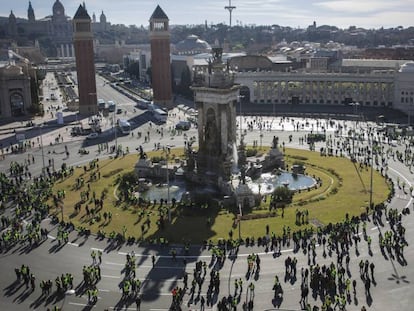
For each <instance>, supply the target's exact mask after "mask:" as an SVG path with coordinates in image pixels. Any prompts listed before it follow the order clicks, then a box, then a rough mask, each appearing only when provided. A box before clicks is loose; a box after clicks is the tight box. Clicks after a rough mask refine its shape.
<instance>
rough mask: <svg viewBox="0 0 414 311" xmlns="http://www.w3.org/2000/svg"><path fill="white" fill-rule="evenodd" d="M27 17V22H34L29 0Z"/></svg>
mask: <svg viewBox="0 0 414 311" xmlns="http://www.w3.org/2000/svg"><path fill="white" fill-rule="evenodd" d="M27 19H28V20H29V23H34V22H35V21H36V19H35V14H34V10H33V7H32V2H31V1H29V8H28V9H27Z"/></svg>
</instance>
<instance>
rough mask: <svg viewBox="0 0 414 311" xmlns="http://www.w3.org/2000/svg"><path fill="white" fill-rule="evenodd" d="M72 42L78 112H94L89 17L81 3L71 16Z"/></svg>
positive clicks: (94, 91) (95, 102)
mask: <svg viewBox="0 0 414 311" xmlns="http://www.w3.org/2000/svg"><path fill="white" fill-rule="evenodd" d="M73 43H74V46H75V57H76V71H77V75H78V90H79V113H80V114H83V115H92V114H96V113H97V111H98V109H97V108H98V107H97V98H96V80H95V63H94V52H93V34H92V28H91V18H90V16H89V14H88V12H87V11H86V9H85V7H84V6H82V5H80V6H79V8H78V10H77V11H76V14H75V16H74V17H73Z"/></svg>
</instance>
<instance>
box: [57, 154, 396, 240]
mask: <svg viewBox="0 0 414 311" xmlns="http://www.w3.org/2000/svg"><path fill="white" fill-rule="evenodd" d="M147 154H148V156H149V157H150V158H151V157H154V156H155V157H159V156H162V152H161V151H158V152H148V153H147ZM182 158H183V149H181V148H177V149H173V150H171V153H170V156H169V159H170V163H171V164H172V165H174V163H175V161H176V160H177V159H182ZM298 160H300V161H302V162H304V164H305V165H306V167H307V168H306V173H307V174H308V175H310V176H315V177H317V178H319V179H320V180H321V183H322V184H321V186H320V187H318V188H317V189H314V190H311V191H301V192H300V193H296V194H295V195H294V197H293V202H292V204H291V205H290V206H288V207H286V208H285V211H284V217H283V218H282V217H281V210H280V209H278V210H277V211H276V213H275V214H276V216H274V211H272V214H271V215H269V216H271V217H267V215H265V214H266V213H269V209H268V207H269V198H268V199H267V201H264V202H261V204H260V206H258V207H257V208H254V209H253V211H252V212H251V213H252V214H263V215H260V216H257V217H258V219H249V220H242V221H241V234H242V237H247V236H254V237H258V236H263V235H264V234H265V227H266V225H269V226H270V231H273V232H275V233H276V234H280V233H281V232H282V229H283V226H289V227H290V228H291V229H292V230H298V229H303V228H305V227H310V226H314V224H325V225H326V224H328V223H329V222H332V223H335V222H338V221H341V220H343V219H344V217H345V214H346V213H348V214H349V216H353V215H360V214H361V213H362V212H364V211H365V208H366V206H368V204H369V190H370V170H369V169H368V170H366V169H363V170H360V169H359V165H358V164H354V163H352V162H351V161H349V160H348V159H346V158H338V157H322V156H320V155H319V153H317V152H311V151H305V150H296V149H286V150H285V161H286V163H287V165H289V166H290V165H291V164H292V163H294V162H295V161H298ZM137 161H138V156H137V155H136V154H130V155H126V156H125V157H121V158H116V159H114V158H112V159H106V160H99V162H98V164H99V172H100V174H101V176H102V177H104V178H102V177H101V179H100V180H97V181H90V198H91V197H92V194H93V193H95V196H96V197H98V198H100V197H101V194H102V193H103V192H104V191H105V192H106V193H107V194H106V196H105V197H104V199H103V208H102V210H100V211H98V212H96V215H97V216H98V215H99V216H100V220H99V221H95V222H91V217H87V216H86V205H88V208H89V209H90V208H93V207H94V203H93V201H92V200H91V199H89V200H86V202H85V203H83V204H82V206H81V209H80V212H79V213H77V212H76V211H75V209H74V207H75V205H76V204H77V203H78V202H80V200H81V192H85V191H86V190H87V181H89V180H90V176H91V175H92V174H93V173H95V174H96V172H97V171H98V170H97V169H93V170H86V171H84V168H83V167H82V168H78V169H76V170H75V173H74V175H73V176H71V177H69V178H67V179H65V180H64V181H61V182H57V183H56V184H55V186H54V188H53V189H54V190H53V191H54V193H56V191H57V190H65V191H66V198H65V199H64V207H63V214H64V219H65V221H69V220H70V221H72V222H73V223H74V224H75V226H84V227H88V228H90V229H91V231H92V232H98V231H99V230H102V231H104V232H105V233H106V234H109V233H110V232H112V231H114V232H117V233H118V232H122V228H123V226H126V228H127V231H126V236H134V237H135V238H136V239H154V238H158V237H168V240H170V241H174V242H183V241H191V242H192V243H196V242H197V243H199V242H201V241H203V240H209V239H211V240H213V241H216V240H218V239H220V238H228V237H229V231H231V230H232V231H234V234H233V237H238V229H237V228H235V227H233V225H234V214H232V213H230V212H228V211H227V210H224V209H221V208H220V207H209V208H205V207H199V206H191V207H180V208H175V209H171V223H168V222H165V225H164V226H163V228H161V227H160V226H159V225H157V222H159V221H160V215H161V214H163V217H164V219H166V213H165V210H166V208H165V206H164V208H163V209H160V208H159V204H156V205H155V206H154V205H153V204H151V205H149V206H135V205H130V204H126V203H124V202H118V201H117V200H116V197H115V196H114V192H115V188H116V185H117V180H118V178H119V176H121V175H122V174H124V173H127V172H130V171H132V170H133V169H134V166H135V164H136V162H137ZM86 167H88V165H86ZM80 177H82V178H83V179H84V181H85V184H84V186H83V187H81V188H79V189H77V188H76V187H75V185H76V179H77V178H80ZM373 184H374V192H373V201H374V204H376V203H380V202H383V201H385V200H386V199H387V196H388V193H389V191H390V189H389V187H388V185H387V183H386V182H385V179H384V178H383V177H382V176H381V175H380V174H379V173H377V172H374V179H373ZM186 208H188V209H186ZM305 209H306V210H308V211H309V222H310V224H307V225H302V226H297V225H296V224H295V216H296V215H295V214H296V210H299V211H303V210H305ZM160 210H161V211H160ZM162 210H163V211H162ZM55 212H56V215H58V216H59V217H60V213H61V210H60V209H57V210H55ZM104 212H107V213H109V212H110V213H111V214H112V220H111V221H104V219H103V217H102V216H103V213H104ZM262 217H265V218H262ZM252 218H255V217H254V216H252ZM97 219H98V218H97ZM148 223H149V224H150V225H149V226H148V225H146V224H148ZM143 229H144V230H143Z"/></svg>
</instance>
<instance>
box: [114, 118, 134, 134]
mask: <svg viewBox="0 0 414 311" xmlns="http://www.w3.org/2000/svg"><path fill="white" fill-rule="evenodd" d="M117 128H118V131H119V132H120V133H121V134H122V135H128V134H129V133H130V132H131V123H129V122H128V121H127V120H125V119H119V120H118V122H117Z"/></svg>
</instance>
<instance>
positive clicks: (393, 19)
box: [0, 0, 414, 29]
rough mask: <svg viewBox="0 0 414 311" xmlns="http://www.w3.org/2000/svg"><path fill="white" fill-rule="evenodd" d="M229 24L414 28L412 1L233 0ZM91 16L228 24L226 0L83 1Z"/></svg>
mask: <svg viewBox="0 0 414 311" xmlns="http://www.w3.org/2000/svg"><path fill="white" fill-rule="evenodd" d="M55 1H56V0H32V1H31V2H32V6H33V8H34V10H35V16H36V19H37V18H43V17H45V16H47V15H51V14H52V6H53V3H54V2H55ZM231 1H232V6H236V9H234V10H233V18H232V19H233V22H232V24H233V25H235V24H242V25H251V24H255V25H272V24H277V25H280V26H290V27H293V28H297V27H300V28H306V27H307V26H308V25H310V24H312V23H313V21H316V24H317V25H331V26H337V27H339V28H348V27H349V26H357V27H363V28H367V29H372V28H380V27H384V28H392V27H398V26H403V27H404V28H407V27H411V26H414V20H413V15H414V0H231ZM28 2H29V1H28V0H0V4H1V5H0V16H8V15H9V14H10V10H13V12H14V14H15V15H16V16H17V17H23V18H27V7H28ZM60 2H62V4H63V5H64V7H65V14H66V15H68V16H71V17H73V15H74V14H75V12H76V9H77V7H78V6H79V4H80V3H81V0H60ZM85 3H86V8H87V10H88V13H89V15H91V16H92V13H94V12H95V14H96V17H97V19H98V20H99V15H100V13H101V11H102V10H103V11H104V12H105V15H106V17H107V21H109V22H110V23H112V24H125V25H137V26H141V25H144V26H147V25H148V19H149V17H150V16H151V14H152V12H153V11H154V9H155V8H156V6H157V4H159V5H160V6H161V7H162V9H163V10H164V11H165V13H166V14H167V15H168V17H169V19H170V24H171V25H184V24H204V23H205V21H207V23H208V24H211V23H213V24H216V23H225V24H229V13H228V11H226V10H225V9H224V7H225V6H227V5H229V0H155V1H154V0H86V1H85Z"/></svg>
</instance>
